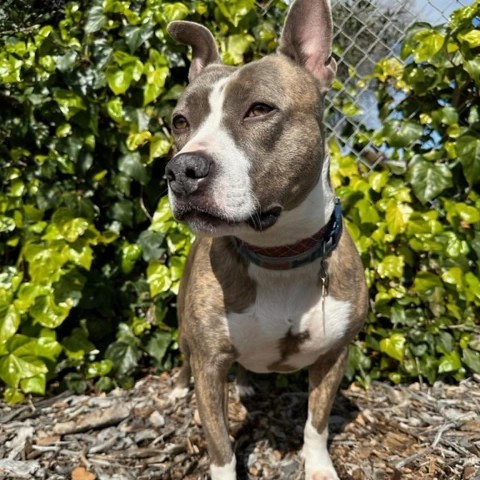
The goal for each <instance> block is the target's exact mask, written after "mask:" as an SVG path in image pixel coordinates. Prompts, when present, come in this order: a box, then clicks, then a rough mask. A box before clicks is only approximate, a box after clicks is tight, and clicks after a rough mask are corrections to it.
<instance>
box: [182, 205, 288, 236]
mask: <svg viewBox="0 0 480 480" xmlns="http://www.w3.org/2000/svg"><path fill="white" fill-rule="evenodd" d="M281 213H282V207H281V206H280V205H272V206H271V207H270V208H268V209H266V210H263V211H256V212H254V213H253V214H251V215H250V217H249V218H247V219H239V220H237V219H232V218H228V217H226V216H225V215H222V214H221V213H218V212H213V211H210V210H203V209H199V208H198V207H191V206H189V207H184V208H182V209H181V210H177V211H175V218H176V219H177V220H179V221H181V222H185V223H186V224H188V226H189V227H190V228H191V229H192V230H193V231H194V232H197V233H210V234H214V233H217V232H219V231H223V230H225V229H227V230H233V229H235V228H240V227H244V226H245V225H248V226H249V227H251V228H252V229H254V230H255V231H257V232H262V231H264V230H267V229H268V228H270V227H272V226H273V225H275V223H276V222H277V220H278V218H279V217H280V214H281Z"/></svg>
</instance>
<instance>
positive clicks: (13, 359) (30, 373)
mask: <svg viewBox="0 0 480 480" xmlns="http://www.w3.org/2000/svg"><path fill="white" fill-rule="evenodd" d="M47 371H48V369H47V367H46V365H45V364H44V363H43V362H42V361H40V360H38V359H35V358H31V357H25V358H22V357H18V356H17V355H15V354H13V353H11V354H9V355H6V356H4V357H2V358H0V378H1V379H2V380H3V381H4V382H5V383H6V384H7V385H8V386H10V387H18V386H19V385H20V381H21V380H22V379H24V378H31V377H36V376H37V375H41V374H45V373H47Z"/></svg>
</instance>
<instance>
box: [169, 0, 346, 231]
mask: <svg viewBox="0 0 480 480" xmlns="http://www.w3.org/2000/svg"><path fill="white" fill-rule="evenodd" d="M168 30H169V32H170V34H171V35H172V36H173V37H174V38H175V39H176V40H178V41H179V42H181V43H184V44H188V45H190V46H192V48H193V53H192V62H191V66H190V71H189V81H190V83H189V86H188V87H187V88H186V90H185V92H184V94H183V95H182V97H181V98H180V100H179V102H178V104H177V106H176V108H175V110H174V112H173V117H172V126H173V135H174V138H175V143H176V146H177V148H178V153H177V154H176V155H175V156H174V157H173V158H172V159H171V160H170V162H169V163H168V165H167V169H166V176H167V180H168V185H169V198H170V203H171V206H172V209H173V213H174V215H175V217H176V218H177V219H178V220H181V221H184V222H186V223H187V224H188V225H189V226H190V228H191V229H192V230H193V231H194V232H196V233H206V234H210V235H226V234H233V235H236V234H238V233H241V232H246V231H263V230H266V229H267V228H269V227H271V226H272V225H274V224H275V223H277V221H278V220H279V218H280V217H281V216H282V215H283V214H284V213H285V212H288V211H290V210H292V209H294V208H295V207H297V206H298V205H300V204H301V203H302V202H303V200H305V198H306V197H307V195H308V194H309V192H310V191H311V190H312V189H313V188H314V186H315V185H316V184H317V183H318V181H319V178H320V175H321V172H322V166H323V158H324V148H325V145H324V144H325V142H324V134H323V128H322V117H323V97H324V95H325V92H326V91H327V90H328V89H329V87H330V85H331V83H332V81H333V78H334V76H335V72H336V64H335V61H334V59H333V58H332V56H331V50H332V20H331V13H330V4H329V0H296V1H295V2H294V3H293V5H292V6H291V8H290V11H289V14H288V16H287V20H286V23H285V26H284V29H283V34H282V37H281V41H280V46H279V49H278V52H277V54H274V55H270V56H268V57H265V58H263V59H261V60H258V61H255V62H252V63H250V64H247V65H245V66H243V67H240V68H233V67H228V66H225V65H223V64H222V63H221V60H220V56H219V53H218V50H217V46H216V44H215V40H214V38H213V36H212V34H211V33H210V31H209V30H207V29H206V28H205V27H203V26H201V25H199V24H196V23H191V22H184V21H182V22H173V23H171V24H170V25H169V28H168Z"/></svg>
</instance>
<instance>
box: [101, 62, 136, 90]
mask: <svg viewBox="0 0 480 480" xmlns="http://www.w3.org/2000/svg"><path fill="white" fill-rule="evenodd" d="M105 77H106V79H107V82H108V86H109V87H110V88H111V90H112V92H113V93H114V94H115V95H121V94H123V93H125V92H126V91H127V90H128V89H129V88H130V85H131V84H132V81H133V71H132V69H131V68H125V69H121V68H118V67H115V66H113V65H111V66H110V67H108V69H107V71H106V73H105Z"/></svg>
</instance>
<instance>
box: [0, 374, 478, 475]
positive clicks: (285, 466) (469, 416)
mask: <svg viewBox="0 0 480 480" xmlns="http://www.w3.org/2000/svg"><path fill="white" fill-rule="evenodd" d="M174 375H175V372H170V373H164V374H162V375H160V376H159V377H154V376H148V377H146V378H144V379H143V380H141V381H140V382H138V383H137V384H136V386H135V387H134V388H133V389H132V390H129V391H123V390H115V391H113V392H111V393H109V394H99V395H88V396H87V395H72V394H70V393H64V394H61V395H58V396H56V397H53V398H47V399H43V400H32V401H31V402H30V403H28V404H23V405H19V406H8V405H5V404H1V403H0V478H7V479H31V480H36V479H48V480H61V479H72V480H96V479H99V480H102V479H105V480H107V479H108V480H146V479H157V480H160V479H161V480H177V479H189V480H204V479H207V478H208V475H207V472H208V457H207V454H206V450H205V441H204V437H203V434H202V431H201V428H200V421H199V418H198V412H197V411H196V409H195V395H194V394H193V392H191V393H190V394H189V395H188V396H187V397H186V398H185V399H181V400H178V401H177V402H176V403H175V404H172V403H171V402H169V401H168V394H169V392H170V389H171V386H172V382H173V376H174ZM254 381H255V385H256V389H257V393H256V395H255V396H254V397H252V398H251V399H249V400H248V401H244V402H243V403H241V402H240V401H239V400H238V398H237V396H236V394H235V393H234V389H233V385H231V395H230V403H229V417H230V429H231V434H232V438H234V439H235V449H236V452H237V463H238V473H239V480H244V479H261V478H262V479H269V480H272V479H279V480H284V479H285V480H301V479H302V478H304V476H303V474H302V460H301V457H300V455H299V449H300V448H301V444H302V434H303V425H304V422H305V417H306V394H305V393H304V392H302V391H295V390H294V389H292V387H289V388H288V389H287V388H283V389H281V388H277V387H275V380H274V377H270V376H268V377H261V376H259V377H255V380H254ZM330 440H331V445H330V452H331V455H332V458H333V461H334V463H335V465H336V467H337V470H338V472H339V475H340V478H341V479H345V480H347V479H348V480H361V479H375V480H377V479H378V480H380V479H385V480H387V479H392V480H397V479H407V480H409V479H415V480H419V479H420V480H423V479H432V480H433V479H438V480H442V479H448V480H456V479H466V480H480V378H479V377H474V378H472V379H469V380H467V381H464V382H462V383H461V384H460V385H457V386H452V385H445V384H440V383H438V384H436V385H435V386H434V387H432V388H429V387H427V386H422V385H418V384H415V385H410V386H395V387H392V386H390V385H387V384H384V383H375V384H373V385H372V387H371V388H370V389H369V390H368V391H365V390H363V389H360V388H358V387H355V386H350V387H349V388H348V389H346V390H342V391H341V392H340V393H339V395H338V396H337V399H336V404H335V407H334V410H333V414H332V416H331V419H330Z"/></svg>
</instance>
